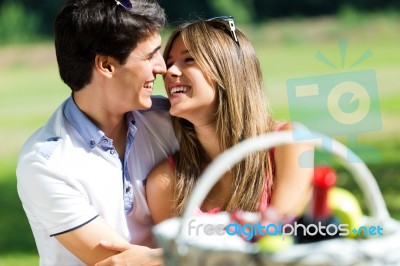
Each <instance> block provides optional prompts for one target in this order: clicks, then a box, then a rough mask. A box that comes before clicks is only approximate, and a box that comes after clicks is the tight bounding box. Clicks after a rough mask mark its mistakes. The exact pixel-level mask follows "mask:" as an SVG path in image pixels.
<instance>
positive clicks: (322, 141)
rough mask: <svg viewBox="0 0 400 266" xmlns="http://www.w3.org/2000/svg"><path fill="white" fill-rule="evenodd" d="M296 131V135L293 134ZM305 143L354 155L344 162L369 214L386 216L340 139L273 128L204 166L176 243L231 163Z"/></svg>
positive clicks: (367, 175) (368, 177) (367, 174)
mask: <svg viewBox="0 0 400 266" xmlns="http://www.w3.org/2000/svg"><path fill="white" fill-rule="evenodd" d="M296 134H299V135H296ZM304 134H307V136H308V137H307V138H303V139H307V140H301V141H299V140H296V139H294V137H293V136H300V135H302V136H304ZM293 143H308V144H313V145H314V146H315V147H319V148H322V149H325V150H327V151H329V152H331V153H333V154H335V155H337V156H338V157H339V158H341V159H343V160H345V161H346V159H347V158H354V159H355V160H356V162H357V163H349V162H348V161H346V163H345V164H344V166H346V167H347V168H348V170H349V171H350V172H351V173H352V175H353V176H354V178H355V180H356V182H357V184H358V185H359V186H360V188H361V191H362V192H363V194H364V196H365V198H366V200H367V208H368V209H369V211H370V215H371V217H373V218H375V219H376V220H377V222H384V221H385V220H387V219H389V218H390V215H389V212H388V210H387V207H386V204H385V201H384V199H383V196H382V193H381V191H380V189H379V186H378V184H377V182H376V180H375V178H374V177H373V175H372V173H371V171H370V170H369V169H368V168H367V166H366V165H365V163H364V162H363V161H362V160H361V159H360V158H359V157H358V156H357V155H356V154H355V153H353V152H352V151H351V150H350V149H349V148H347V147H346V146H345V145H343V144H341V143H340V142H338V141H336V140H334V139H332V138H330V137H328V136H326V135H323V134H320V133H316V132H310V131H305V129H301V128H295V129H294V130H293V131H275V132H270V133H267V134H264V135H260V136H257V137H253V138H250V139H246V140H244V141H242V142H240V143H238V144H237V145H235V146H234V147H231V148H230V149H228V150H226V151H224V152H223V153H222V154H220V155H219V156H218V157H217V158H216V159H215V160H213V161H212V162H211V164H210V165H209V166H208V167H207V168H206V169H205V171H204V172H203V174H202V175H201V176H200V178H199V179H198V182H197V184H196V186H195V188H194V190H193V192H192V195H191V196H190V198H189V200H188V203H187V205H186V208H185V211H184V213H183V215H182V218H181V222H180V225H179V230H178V233H177V237H176V243H177V244H178V245H179V242H181V241H180V240H181V239H182V238H183V232H184V226H185V224H187V223H188V221H189V219H190V217H191V216H192V214H193V210H194V209H195V208H196V207H199V206H200V205H201V203H202V202H203V200H204V199H205V197H206V196H207V194H208V192H209V191H210V190H211V189H212V187H213V186H214V185H215V184H216V183H217V181H218V180H219V179H220V178H221V176H222V175H223V174H224V173H226V172H227V171H228V170H229V169H230V168H231V167H232V166H234V165H235V164H236V163H238V162H240V161H241V160H243V159H244V158H245V157H246V156H247V155H248V154H250V153H252V152H256V151H260V150H263V149H269V148H272V147H274V146H279V145H282V144H293Z"/></svg>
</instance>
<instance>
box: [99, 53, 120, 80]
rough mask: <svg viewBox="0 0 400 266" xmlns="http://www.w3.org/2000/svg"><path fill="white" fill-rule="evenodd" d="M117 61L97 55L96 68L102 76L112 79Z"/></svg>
mask: <svg viewBox="0 0 400 266" xmlns="http://www.w3.org/2000/svg"><path fill="white" fill-rule="evenodd" d="M114 64H115V60H114V59H113V58H112V57H110V56H107V55H99V54H98V55H96V57H95V59H94V67H95V69H96V71H98V72H99V73H100V74H101V75H104V76H106V77H111V76H112V75H113V74H114V71H115V66H114Z"/></svg>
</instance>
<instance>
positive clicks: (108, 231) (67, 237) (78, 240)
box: [55, 217, 129, 265]
mask: <svg viewBox="0 0 400 266" xmlns="http://www.w3.org/2000/svg"><path fill="white" fill-rule="evenodd" d="M55 237H56V238H57V240H58V241H59V242H60V243H61V244H62V245H64V246H65V247H66V248H67V249H68V250H69V251H71V252H72V253H73V254H75V256H77V257H78V258H79V259H80V260H82V261H83V262H84V263H86V264H87V265H94V264H95V263H96V262H99V261H101V260H104V259H105V258H108V257H110V256H112V255H115V254H118V253H119V252H117V251H113V250H109V249H105V248H104V247H102V246H101V245H100V241H101V240H104V239H107V240H110V241H113V242H115V243H120V244H129V242H128V241H126V240H125V239H124V238H123V237H122V236H120V235H119V234H118V233H117V232H115V231H114V230H113V229H112V228H111V227H110V226H109V225H108V224H107V223H106V222H105V221H104V220H103V219H102V218H101V217H97V218H95V219H94V220H92V221H90V222H89V223H87V224H85V225H83V226H81V227H79V228H76V229H74V230H72V231H68V232H66V233H62V234H59V235H56V236H55Z"/></svg>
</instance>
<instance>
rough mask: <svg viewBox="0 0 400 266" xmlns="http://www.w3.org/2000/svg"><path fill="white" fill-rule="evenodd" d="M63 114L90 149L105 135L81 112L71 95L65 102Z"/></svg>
mask: <svg viewBox="0 0 400 266" xmlns="http://www.w3.org/2000/svg"><path fill="white" fill-rule="evenodd" d="M64 115H65V117H66V118H67V120H68V122H69V123H70V124H71V125H72V126H73V127H74V128H75V129H76V131H78V133H79V134H80V135H81V136H82V138H83V139H84V141H85V142H86V143H87V144H88V146H89V147H90V148H91V149H93V148H94V147H95V146H96V144H98V143H100V141H101V139H102V138H103V137H104V136H105V134H104V132H103V131H101V130H100V129H99V128H98V127H97V126H96V125H95V124H93V123H92V121H90V120H89V119H88V118H87V116H86V115H84V114H83V113H82V111H81V110H80V109H79V108H78V106H77V105H76V104H75V101H74V99H73V97H72V96H70V97H69V99H68V100H67V102H66V104H65V107H64Z"/></svg>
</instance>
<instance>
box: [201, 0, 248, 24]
mask: <svg viewBox="0 0 400 266" xmlns="http://www.w3.org/2000/svg"><path fill="white" fill-rule="evenodd" d="M208 3H209V4H210V6H211V7H212V9H213V10H214V12H215V13H217V15H218V16H234V17H235V20H236V21H238V22H239V23H249V22H254V18H255V15H254V14H255V11H254V3H253V0H219V1H215V0H208Z"/></svg>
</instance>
